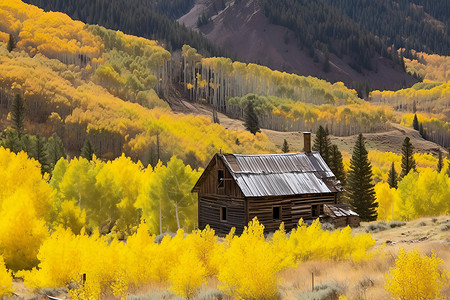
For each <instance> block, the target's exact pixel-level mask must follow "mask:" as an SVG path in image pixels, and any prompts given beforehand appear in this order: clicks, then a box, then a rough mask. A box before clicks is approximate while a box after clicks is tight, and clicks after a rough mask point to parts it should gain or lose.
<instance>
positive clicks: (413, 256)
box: [385, 249, 449, 300]
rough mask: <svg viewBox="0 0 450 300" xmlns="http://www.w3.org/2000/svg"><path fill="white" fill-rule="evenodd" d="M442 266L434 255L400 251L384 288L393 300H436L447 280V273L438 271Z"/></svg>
mask: <svg viewBox="0 0 450 300" xmlns="http://www.w3.org/2000/svg"><path fill="white" fill-rule="evenodd" d="M442 264H443V261H442V260H441V259H440V258H438V257H437V256H436V254H435V253H433V254H432V255H431V257H428V256H422V255H420V253H419V250H417V249H414V250H412V251H410V252H409V253H407V252H406V251H405V250H404V249H400V252H399V255H398V258H397V259H396V260H395V267H394V268H391V270H390V271H389V273H387V274H386V285H385V288H386V290H387V291H389V292H390V293H391V294H392V295H393V296H394V298H395V299H411V300H420V299H437V298H438V297H439V295H440V291H441V288H442V287H443V285H444V284H445V283H446V282H447V284H448V279H449V274H448V272H447V271H446V270H440V268H441V265H442Z"/></svg>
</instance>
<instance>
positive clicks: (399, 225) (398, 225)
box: [388, 221, 406, 228]
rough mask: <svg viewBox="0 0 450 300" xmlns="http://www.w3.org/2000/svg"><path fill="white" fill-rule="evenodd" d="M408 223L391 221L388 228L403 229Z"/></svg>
mask: <svg viewBox="0 0 450 300" xmlns="http://www.w3.org/2000/svg"><path fill="white" fill-rule="evenodd" d="M405 225H406V223H405V222H402V221H391V222H389V223H388V226H389V227H391V228H395V227H402V226H405Z"/></svg>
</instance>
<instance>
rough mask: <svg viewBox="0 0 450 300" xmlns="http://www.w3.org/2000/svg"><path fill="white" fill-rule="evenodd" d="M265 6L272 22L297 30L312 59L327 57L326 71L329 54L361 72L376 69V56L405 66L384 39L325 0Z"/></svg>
mask: <svg viewBox="0 0 450 300" xmlns="http://www.w3.org/2000/svg"><path fill="white" fill-rule="evenodd" d="M263 5H264V13H265V14H266V16H267V17H268V18H269V20H270V22H271V23H274V24H278V25H282V26H285V27H287V28H289V29H291V30H292V31H294V33H295V37H296V38H297V39H298V40H300V42H301V44H302V45H303V46H305V47H307V48H308V49H310V50H309V51H310V52H311V56H314V55H318V54H317V53H315V51H320V52H322V53H323V54H324V56H325V61H324V68H326V66H327V64H329V62H327V60H328V56H329V53H330V52H331V53H334V54H336V55H337V56H338V57H342V56H343V55H348V56H349V57H350V58H351V61H350V65H351V66H352V67H353V68H354V69H356V70H358V71H361V68H365V69H368V70H372V69H373V68H375V67H376V66H375V65H374V64H373V61H372V60H373V58H374V56H375V55H381V56H384V57H388V58H389V59H392V60H393V61H394V62H395V63H396V64H399V65H403V61H402V60H401V58H400V57H399V55H398V54H397V53H396V52H394V51H392V50H388V48H387V46H386V45H385V44H384V43H383V41H382V40H380V39H379V38H378V37H376V36H375V35H373V34H372V33H370V32H368V31H367V30H366V29H365V28H363V27H361V26H359V25H358V24H356V23H355V22H353V21H352V20H351V19H350V18H348V17H347V16H346V15H344V14H342V13H340V12H339V11H338V10H336V9H334V8H333V7H330V6H329V5H328V4H327V3H326V2H325V1H322V0H315V1H307V0H305V1H294V0H282V1H279V0H264V1H263Z"/></svg>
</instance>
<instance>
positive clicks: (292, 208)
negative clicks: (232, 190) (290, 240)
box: [247, 194, 336, 231]
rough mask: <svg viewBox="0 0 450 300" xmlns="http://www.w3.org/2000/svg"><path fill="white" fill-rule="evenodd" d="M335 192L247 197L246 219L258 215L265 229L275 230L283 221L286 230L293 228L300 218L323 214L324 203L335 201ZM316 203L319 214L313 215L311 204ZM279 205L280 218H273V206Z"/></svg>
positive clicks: (309, 218) (304, 218) (307, 218)
mask: <svg viewBox="0 0 450 300" xmlns="http://www.w3.org/2000/svg"><path fill="white" fill-rule="evenodd" d="M335 199H336V196H335V194H320V195H295V196H285V197H282V196H278V197H258V198H248V199H247V201H248V220H252V219H253V218H254V217H258V220H259V221H260V222H261V223H262V224H264V226H265V231H275V230H277V229H278V228H279V227H280V224H281V222H284V226H285V228H286V230H291V229H292V228H295V227H296V226H297V224H298V221H299V220H300V218H303V220H311V219H316V218H318V217H319V215H320V214H323V205H324V204H333V203H335ZM313 205H318V206H319V209H320V213H319V215H317V216H315V217H313V215H312V206H313ZM276 206H279V207H281V216H282V217H281V219H280V220H274V219H273V208H274V207H276Z"/></svg>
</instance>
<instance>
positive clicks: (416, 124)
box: [413, 114, 419, 130]
mask: <svg viewBox="0 0 450 300" xmlns="http://www.w3.org/2000/svg"><path fill="white" fill-rule="evenodd" d="M413 128H414V130H419V120H418V119H417V115H416V114H414V119H413Z"/></svg>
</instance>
